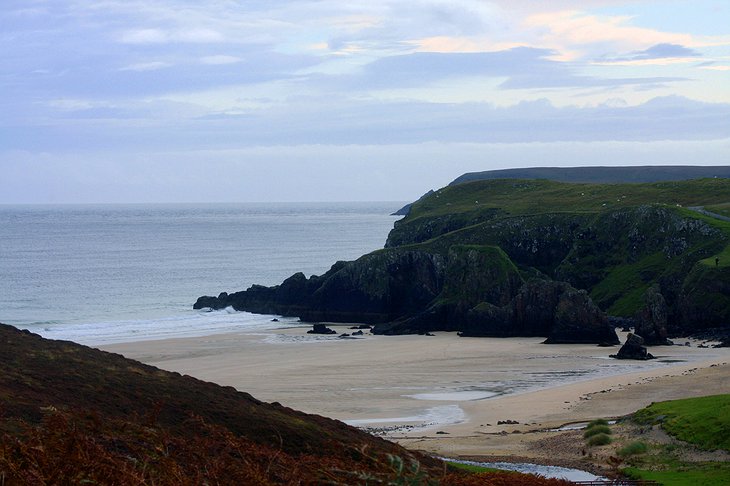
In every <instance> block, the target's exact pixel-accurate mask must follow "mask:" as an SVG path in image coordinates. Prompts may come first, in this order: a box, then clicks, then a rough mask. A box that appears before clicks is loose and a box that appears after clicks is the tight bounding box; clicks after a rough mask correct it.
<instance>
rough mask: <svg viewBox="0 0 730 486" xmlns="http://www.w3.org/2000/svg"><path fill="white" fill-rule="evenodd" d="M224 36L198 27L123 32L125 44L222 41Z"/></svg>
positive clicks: (122, 37) (120, 38)
mask: <svg viewBox="0 0 730 486" xmlns="http://www.w3.org/2000/svg"><path fill="white" fill-rule="evenodd" d="M224 39H225V38H224V36H223V35H222V34H221V33H220V32H217V31H215V30H211V29H204V28H196V29H190V30H163V29H134V30H127V31H124V32H122V33H121V35H120V37H119V41H120V42H122V43H124V44H164V43H170V42H178V43H193V44H195V43H201V44H207V43H213V42H222V41H223V40H224Z"/></svg>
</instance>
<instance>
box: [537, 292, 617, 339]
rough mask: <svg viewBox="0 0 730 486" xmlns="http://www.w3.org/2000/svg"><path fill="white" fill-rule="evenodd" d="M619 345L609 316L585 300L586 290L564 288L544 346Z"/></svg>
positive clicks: (586, 298)
mask: <svg viewBox="0 0 730 486" xmlns="http://www.w3.org/2000/svg"><path fill="white" fill-rule="evenodd" d="M580 342H583V343H600V344H618V343H619V340H618V336H616V331H615V330H614V328H613V327H611V326H610V325H609V322H608V316H606V313H605V312H603V311H602V310H601V309H599V308H598V307H597V306H596V305H595V304H594V303H593V301H592V300H591V299H590V297H588V292H586V291H585V290H576V289H573V288H570V289H567V290H566V291H565V292H563V293H562V294H561V295H560V299H559V300H558V305H557V306H556V308H555V322H554V324H553V327H552V329H551V331H550V335H549V336H548V338H547V340H546V341H545V343H547V344H558V343H580Z"/></svg>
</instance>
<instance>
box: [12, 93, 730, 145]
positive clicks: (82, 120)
mask: <svg viewBox="0 0 730 486" xmlns="http://www.w3.org/2000/svg"><path fill="white" fill-rule="evenodd" d="M116 109H117V111H119V108H116ZM135 113H136V115H137V116H135ZM72 115H73V116H70V115H69V113H68V112H64V115H63V118H59V119H58V120H57V122H56V123H48V122H46V123H45V124H44V125H43V126H22V125H18V124H17V123H15V125H12V126H8V127H4V128H3V130H2V131H1V132H0V133H2V136H1V137H0V138H2V140H0V145H2V146H4V147H6V148H14V149H17V150H45V151H50V152H53V151H61V152H64V151H68V150H74V147H77V145H78V143H79V140H83V141H84V143H83V146H84V147H85V148H86V149H88V150H104V149H106V150H110V151H125V150H128V147H136V148H137V149H138V150H142V149H145V150H149V151H160V150H166V149H169V148H170V147H175V148H176V150H203V149H209V150H212V149H225V148H227V149H234V148H241V147H251V146H258V145H272V146H295V145H307V144H308V145H313V144H320V145H341V146H346V145H351V144H354V145H384V146H387V145H398V144H412V143H429V142H439V143H536V142H545V143H551V142H603V141H636V142H649V141H659V140H716V139H724V138H730V126H728V124H727V120H728V119H730V104H711V103H700V102H696V101H692V100H688V99H686V98H681V97H676V96H672V97H664V98H656V99H654V100H651V101H650V102H647V103H644V104H641V105H638V106H620V105H619V104H618V103H612V104H609V105H599V106H594V107H577V106H568V107H555V106H553V105H552V104H551V103H550V102H548V101H547V100H536V101H529V102H522V103H518V104H516V105H513V106H509V107H495V106H493V105H490V104H487V103H460V104H457V103H426V102H407V101H399V102H380V103H371V102H369V101H367V100H360V101H353V100H345V99H339V98H337V99H328V98H324V97H323V98H316V99H308V98H303V99H296V100H291V101H290V102H289V103H287V104H271V105H269V106H266V107H265V108H263V109H252V110H247V111H246V112H245V113H242V114H240V115H231V114H229V115H226V116H217V117H211V116H204V114H203V113H199V114H198V116H196V115H195V107H194V106H192V105H184V104H169V105H164V104H160V105H157V104H150V105H147V106H144V105H141V106H139V107H137V111H136V112H131V113H126V114H125V113H120V114H119V116H116V117H113V116H111V115H114V113H113V112H112V111H110V109H104V108H103V107H99V108H95V109H91V110H86V111H84V110H78V113H73V114H72ZM122 116H126V118H122Z"/></svg>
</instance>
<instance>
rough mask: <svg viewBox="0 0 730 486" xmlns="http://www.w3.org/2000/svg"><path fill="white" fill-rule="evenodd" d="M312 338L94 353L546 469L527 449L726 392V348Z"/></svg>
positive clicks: (415, 440) (447, 451)
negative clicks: (625, 350)
mask: <svg viewBox="0 0 730 486" xmlns="http://www.w3.org/2000/svg"><path fill="white" fill-rule="evenodd" d="M347 327H348V326H344V325H342V326H336V327H335V328H336V329H337V331H339V332H349V331H348V330H346V329H347ZM306 329H307V328H304V327H293V328H287V329H274V330H268V331H260V330H256V331H255V332H253V333H247V332H238V333H227V334H217V335H209V336H203V337H184V338H172V339H166V340H156V341H141V342H136V343H120V344H110V345H104V346H99V348H100V349H103V350H106V351H111V352H115V353H120V354H123V355H125V356H126V357H128V358H132V359H136V360H139V361H142V362H144V363H147V364H151V365H154V366H157V367H160V368H163V369H167V370H169V371H176V372H179V373H182V374H189V375H191V376H194V377H196V378H199V379H203V380H206V381H212V382H215V383H218V384H220V385H227V386H233V387H235V388H236V389H238V390H240V391H244V392H247V393H250V394H251V395H253V396H254V397H256V398H257V399H259V400H263V401H269V402H273V401H277V402H280V403H282V404H284V405H285V406H288V407H291V408H295V409H298V410H301V411H304V412H307V413H315V414H318V415H324V416H328V417H332V418H336V419H339V420H342V421H344V422H346V423H351V424H355V425H358V426H360V427H361V428H365V429H366V430H368V431H371V432H376V433H377V435H381V436H383V437H385V438H387V439H389V440H393V441H396V442H398V443H400V444H401V445H404V446H405V447H408V448H411V449H417V450H421V451H424V452H427V453H429V454H433V455H442V456H447V457H454V458H475V457H476V458H479V459H482V458H485V457H486V458H491V457H527V458H529V457H533V458H535V459H537V460H541V459H544V457H542V456H541V455H540V454H539V453H538V452H539V451H538V452H536V451H533V450H531V449H530V447H531V445H530V444H533V443H534V442H535V441H539V440H542V439H544V438H545V437H551V436H554V435H556V434H558V435H559V434H561V433H564V432H555V431H550V429H555V428H558V427H560V426H562V425H565V424H568V423H576V422H581V421H589V420H591V419H594V418H599V417H600V418H614V417H619V416H623V415H626V414H628V413H631V412H633V411H635V410H638V409H640V408H642V407H644V406H646V405H649V404H650V403H651V402H652V401H661V400H666V399H672V398H684V397H690V396H700V395H711V394H717V393H730V366H729V365H727V363H728V362H730V349H728V348H699V347H698V346H697V344H698V343H699V342H698V341H695V342H693V343H692V346H691V347H686V346H678V345H674V346H655V347H651V348H650V351H651V352H652V353H653V354H654V355H656V356H658V359H657V360H651V361H648V362H635V361H629V362H626V361H624V360H614V359H610V358H607V356H608V355H609V354H613V353H615V349H614V348H599V347H597V346H595V345H582V344H560V345H558V344H551V345H547V344H541V341H542V338H461V337H457V336H456V335H455V333H436V336H434V337H426V336H416V335H409V336H373V335H369V334H366V336H365V337H364V338H361V339H337V338H336V337H326V338H319V337H317V336H314V337H313V336H312V335H307V334H306ZM623 340H624V339H623V336H622V341H623ZM683 341H684V340H683ZM700 378H701V379H700ZM429 413H430V415H429ZM406 419H407V420H406ZM498 421H513V422H519V423H518V424H509V423H507V424H501V425H498V424H497V422H498ZM424 424H425V425H427V426H426V427H423V425H424ZM419 425H420V427H419ZM551 459H552V457H551ZM553 463H554V461H553Z"/></svg>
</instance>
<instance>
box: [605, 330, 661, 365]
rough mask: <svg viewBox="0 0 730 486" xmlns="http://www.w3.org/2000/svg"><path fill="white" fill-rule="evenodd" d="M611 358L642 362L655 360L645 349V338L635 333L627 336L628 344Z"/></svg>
mask: <svg viewBox="0 0 730 486" xmlns="http://www.w3.org/2000/svg"><path fill="white" fill-rule="evenodd" d="M610 356H611V358H616V359H636V360H641V361H645V360H648V359H654V356H652V354H651V353H649V352H648V351H647V349H646V347H644V338H642V337H641V336H639V335H637V334H633V333H629V334H628V335H627V336H626V342H625V343H624V345H623V346H621V349H619V350H618V353H617V354H612V355H610Z"/></svg>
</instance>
